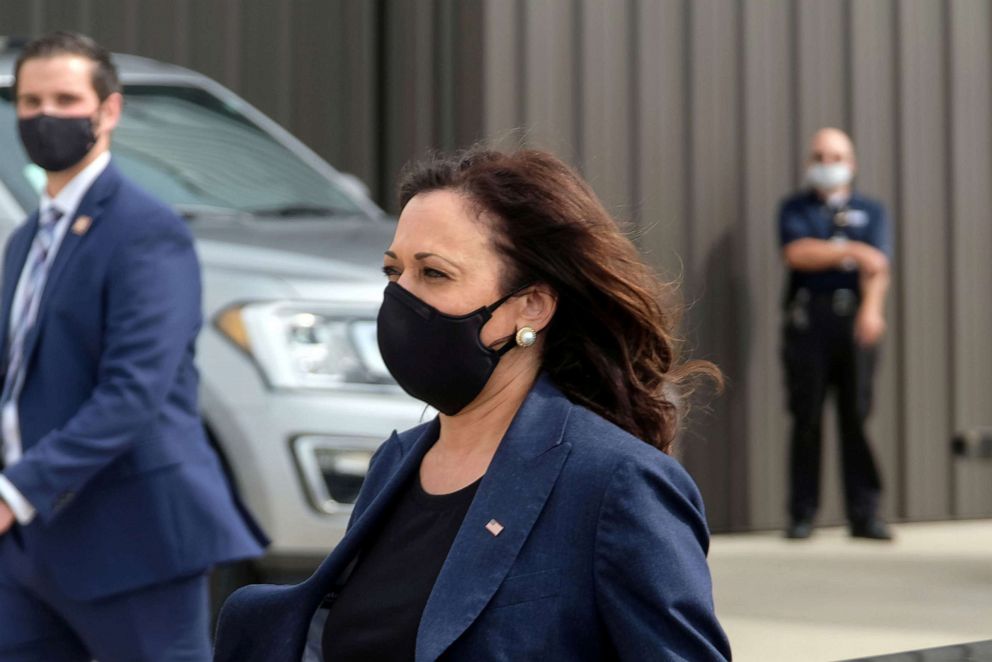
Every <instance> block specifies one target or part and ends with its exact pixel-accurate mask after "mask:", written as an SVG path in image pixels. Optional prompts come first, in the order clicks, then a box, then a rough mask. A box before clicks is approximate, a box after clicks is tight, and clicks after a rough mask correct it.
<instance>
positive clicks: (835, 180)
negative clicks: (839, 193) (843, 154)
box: [806, 163, 854, 192]
mask: <svg viewBox="0 0 992 662" xmlns="http://www.w3.org/2000/svg"><path fill="white" fill-rule="evenodd" d="M853 178H854V172H853V171H852V170H851V166H850V165H848V164H847V163H814V164H813V165H811V166H810V167H809V168H807V169H806V182H807V183H808V184H809V185H810V186H812V187H813V188H815V189H816V190H818V191H824V192H829V191H833V190H835V189H838V188H840V187H842V186H847V185H848V184H850V183H851V180H852V179H853Z"/></svg>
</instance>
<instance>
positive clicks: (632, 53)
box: [627, 0, 644, 244]
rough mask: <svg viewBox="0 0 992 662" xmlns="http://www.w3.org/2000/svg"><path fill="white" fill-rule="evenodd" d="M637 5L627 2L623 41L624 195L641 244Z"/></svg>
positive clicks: (641, 201) (642, 202) (641, 208)
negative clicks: (627, 173)
mask: <svg viewBox="0 0 992 662" xmlns="http://www.w3.org/2000/svg"><path fill="white" fill-rule="evenodd" d="M640 4H641V3H640V2H639V1H638V0H627V33H628V35H629V38H628V39H627V46H628V51H627V53H628V55H627V57H628V61H629V63H630V66H629V67H628V68H627V79H628V91H627V94H628V95H629V96H630V104H629V107H628V112H629V117H628V121H629V122H630V133H629V134H628V136H627V138H628V140H629V141H630V154H629V163H630V184H629V185H630V190H629V192H628V194H629V195H630V200H631V205H630V207H629V210H628V214H629V220H630V222H631V223H632V224H633V226H634V228H636V232H635V235H636V237H637V240H638V244H640V243H641V240H642V239H643V237H642V232H643V222H642V221H643V218H642V216H643V213H642V211H643V205H644V201H643V200H642V199H641V194H642V191H641V177H640V172H641V167H642V163H641V129H642V127H641V115H642V113H641V102H642V100H641V96H640V95H639V94H638V93H637V91H638V90H639V85H638V83H639V82H640V79H641V60H640V52H641V39H640V33H639V31H638V29H637V26H638V20H637V19H638V13H639V7H640Z"/></svg>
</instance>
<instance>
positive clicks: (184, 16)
mask: <svg viewBox="0 0 992 662" xmlns="http://www.w3.org/2000/svg"><path fill="white" fill-rule="evenodd" d="M174 1H175V3H176V34H175V35H174V38H175V42H174V43H173V48H174V49H175V51H173V53H174V56H175V60H176V62H177V63H178V64H181V65H183V66H188V65H189V58H190V55H189V52H190V45H189V44H190V39H189V34H190V24H189V23H190V21H189V13H190V12H189V2H188V1H187V0H174Z"/></svg>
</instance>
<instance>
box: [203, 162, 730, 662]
mask: <svg viewBox="0 0 992 662" xmlns="http://www.w3.org/2000/svg"><path fill="white" fill-rule="evenodd" d="M400 204H401V208H402V212H401V214H400V219H399V223H398V225H397V228H396V234H395V237H394V239H393V242H392V244H391V245H390V246H389V249H388V250H387V251H386V252H385V261H384V267H383V271H384V272H385V274H386V276H387V277H388V279H389V283H388V284H387V285H386V290H385V295H384V300H383V303H382V307H381V309H380V312H379V321H378V329H379V348H380V351H381V353H382V357H383V359H384V361H385V362H386V365H387V367H388V368H389V370H390V372H391V373H392V374H393V376H394V377H395V378H396V381H397V382H398V383H399V384H400V386H402V387H403V388H404V389H405V390H406V391H407V392H408V393H410V394H411V395H413V396H415V397H417V398H419V399H421V400H423V401H425V402H427V403H428V404H430V405H432V406H434V407H435V408H436V409H438V411H439V412H440V414H439V415H438V416H437V417H436V418H435V419H434V420H432V421H430V422H428V423H425V424H422V425H420V426H418V427H415V428H413V429H411V430H408V431H406V432H402V433H399V434H394V435H393V436H392V437H391V438H390V439H389V440H387V441H386V442H385V443H384V444H383V445H382V446H381V447H380V449H379V451H378V452H377V453H376V455H375V457H374V458H373V460H372V463H371V466H370V468H369V473H368V476H367V478H366V480H365V483H364V485H363V487H362V491H361V494H360V495H359V497H358V501H357V503H356V504H355V509H354V513H353V515H352V520H351V524H350V526H349V530H348V533H347V534H346V535H345V537H344V538H343V539H342V541H341V542H340V544H339V545H338V546H337V548H336V549H335V550H334V552H333V553H332V554H331V555H330V556H329V557H328V558H327V559H326V560H325V562H324V563H323V564H322V565H321V567H320V568H319V569H318V570H317V571H316V572H315V573H314V575H313V576H312V577H311V578H310V579H308V580H307V581H305V582H303V583H302V584H299V585H297V586H288V587H285V586H284V587H276V586H250V587H246V588H244V589H241V590H240V591H238V592H237V593H235V594H234V595H233V596H232V597H231V598H230V599H229V600H228V602H227V603H226V604H225V606H224V609H223V611H222V612H221V615H220V624H219V628H218V635H217V645H216V659H217V660H220V661H222V662H246V661H253V660H258V661H259V662H261V661H265V662H275V661H281V660H293V661H294V662H296V661H298V660H300V659H313V660H320V659H323V660H326V662H338V661H348V660H417V661H418V662H420V661H425V662H426V661H428V660H436V659H439V658H443V659H445V660H473V661H474V660H536V659H543V660H555V661H557V660H567V661H573V660H601V659H609V660H611V659H622V660H692V661H694V662H695V661H701V660H723V659H729V657H730V648H729V645H728V643H727V639H726V637H725V635H724V633H723V631H722V630H721V628H720V625H719V623H718V622H717V619H716V616H715V614H714V611H713V601H712V589H711V584H710V575H709V570H708V567H707V564H706V550H707V546H708V541H709V539H708V532H707V528H706V522H705V518H704V514H703V504H702V500H701V499H700V496H699V493H698V491H697V489H696V486H695V485H694V483H693V482H692V479H691V478H690V477H689V476H688V474H686V472H685V471H684V470H683V469H682V468H681V466H680V465H679V464H678V462H676V461H675V460H674V459H672V458H671V457H670V456H669V455H668V453H669V452H670V451H671V447H672V444H673V441H674V439H675V437H676V433H677V430H678V425H679V418H680V404H679V403H680V402H682V401H683V400H684V398H683V397H682V396H683V393H682V391H684V390H685V388H684V385H686V384H689V383H691V382H692V379H693V378H694V377H696V376H700V375H708V376H710V377H713V378H715V379H716V380H719V379H720V376H719V372H718V371H717V369H716V368H715V367H714V366H712V365H711V364H708V363H705V362H685V363H681V362H679V361H678V359H677V351H676V344H677V343H676V341H675V339H674V336H673V324H674V317H675V315H674V310H673V308H672V306H671V305H668V306H667V307H666V304H665V303H664V302H665V301H666V300H669V297H668V294H669V288H668V287H667V286H665V285H663V284H662V283H660V282H659V281H658V280H657V279H656V278H655V276H654V275H653V274H652V272H651V270H650V269H649V268H648V267H647V266H646V265H645V264H644V263H643V262H642V261H641V259H640V258H639V256H638V254H637V251H636V249H635V247H634V246H633V244H632V243H631V242H630V241H629V240H628V239H627V238H625V237H624V236H623V234H622V233H621V231H620V229H619V228H618V226H617V224H616V222H615V221H614V220H613V219H612V218H611V217H610V215H609V214H608V213H607V212H606V210H605V209H604V208H603V205H602V204H601V203H600V202H599V200H598V199H597V198H596V196H595V194H594V193H593V192H592V190H591V189H590V188H589V187H588V185H587V184H585V183H584V182H583V181H582V179H581V178H580V177H579V176H578V175H577V174H576V173H575V172H573V171H572V170H571V169H570V168H569V167H568V166H566V165H565V164H563V163H562V162H561V161H559V160H558V159H556V158H555V157H553V156H551V155H550V154H547V153H544V152H538V151H529V150H528V151H518V152H515V153H512V154H503V153H500V152H494V151H487V150H483V149H478V148H476V149H473V150H469V151H467V152H463V153H459V154H456V155H453V156H449V157H434V158H431V159H429V160H427V161H425V162H422V163H420V164H417V165H415V166H414V167H412V168H410V169H408V170H407V171H406V173H405V174H404V177H403V180H402V184H401V187H400Z"/></svg>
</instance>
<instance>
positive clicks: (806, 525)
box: [785, 519, 813, 540]
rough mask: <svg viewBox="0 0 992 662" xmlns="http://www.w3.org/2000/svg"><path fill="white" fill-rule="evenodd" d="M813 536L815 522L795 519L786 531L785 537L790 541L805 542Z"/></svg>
mask: <svg viewBox="0 0 992 662" xmlns="http://www.w3.org/2000/svg"><path fill="white" fill-rule="evenodd" d="M811 535H813V520H808V519H794V520H792V522H791V523H790V524H789V526H788V527H787V528H786V529H785V537H786V538H789V539H790V540H805V539H806V538H809V537H810V536H811Z"/></svg>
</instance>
